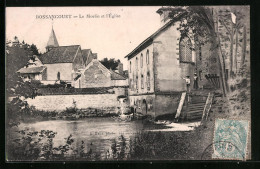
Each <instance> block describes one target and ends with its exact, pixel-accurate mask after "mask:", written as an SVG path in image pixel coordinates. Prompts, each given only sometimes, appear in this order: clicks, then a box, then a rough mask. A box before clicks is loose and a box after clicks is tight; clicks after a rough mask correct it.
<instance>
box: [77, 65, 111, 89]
mask: <svg viewBox="0 0 260 169" xmlns="http://www.w3.org/2000/svg"><path fill="white" fill-rule="evenodd" d="M98 64H99V63H97V64H93V65H91V66H90V67H89V68H88V69H87V70H85V72H84V76H83V79H82V86H81V87H82V88H88V87H109V86H111V83H112V82H111V78H110V74H108V73H107V72H104V71H102V70H101V69H100V68H99V67H98Z"/></svg>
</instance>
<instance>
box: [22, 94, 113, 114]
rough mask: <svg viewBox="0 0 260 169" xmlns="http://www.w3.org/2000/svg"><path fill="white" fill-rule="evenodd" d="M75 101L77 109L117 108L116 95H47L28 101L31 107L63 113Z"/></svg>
mask: <svg viewBox="0 0 260 169" xmlns="http://www.w3.org/2000/svg"><path fill="white" fill-rule="evenodd" d="M73 100H74V101H76V105H77V108H79V109H86V108H89V107H91V108H102V107H114V106H117V104H118V101H117V95H115V94H93V95H92V94H89V95H47V96H37V97H36V98H35V99H27V102H28V104H29V105H30V106H32V105H33V106H35V107H36V109H39V110H46V111H62V110H66V107H71V106H72V103H73Z"/></svg>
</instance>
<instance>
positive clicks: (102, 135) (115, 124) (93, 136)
mask: <svg viewBox="0 0 260 169" xmlns="http://www.w3.org/2000/svg"><path fill="white" fill-rule="evenodd" d="M154 128H158V125H157V126H156V125H151V124H150V125H147V124H144V123H143V122H142V121H130V122H124V121H117V120H115V119H112V118H86V119H81V120H49V121H39V122H30V123H21V124H20V125H19V129H16V130H29V131H41V130H51V131H54V132H57V134H56V136H55V137H54V138H53V146H54V147H58V146H59V145H64V144H65V142H66V140H65V138H68V136H69V135H70V134H71V135H72V138H73V139H74V142H73V144H72V147H73V149H77V150H78V149H79V148H80V147H81V146H82V141H84V147H85V150H84V151H85V152H88V151H89V150H90V149H91V151H93V152H97V153H100V154H101V156H102V157H101V158H102V159H104V158H106V155H107V153H108V152H109V153H110V154H111V151H112V150H111V145H112V144H113V143H115V141H116V142H120V141H122V140H120V138H122V137H121V136H123V137H124V138H125V142H126V144H127V145H129V140H130V138H134V137H135V136H136V135H137V134H138V133H140V132H141V131H143V130H150V129H154ZM159 128H162V127H159ZM12 135H13V138H15V137H18V135H19V134H18V133H16V132H12ZM69 154H72V153H69Z"/></svg>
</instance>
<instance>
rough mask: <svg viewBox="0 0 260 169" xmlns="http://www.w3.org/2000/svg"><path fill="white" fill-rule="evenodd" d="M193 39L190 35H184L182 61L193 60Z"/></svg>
mask: <svg viewBox="0 0 260 169" xmlns="http://www.w3.org/2000/svg"><path fill="white" fill-rule="evenodd" d="M191 47H192V45H191V40H190V39H189V38H188V37H183V38H181V40H180V48H179V50H180V62H184V63H190V62H192V51H191V50H192V49H191Z"/></svg>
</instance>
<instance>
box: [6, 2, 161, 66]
mask: <svg viewBox="0 0 260 169" xmlns="http://www.w3.org/2000/svg"><path fill="white" fill-rule="evenodd" d="M159 8H160V6H149V7H8V8H6V38H7V39H8V40H13V38H14V36H17V37H18V39H19V41H20V42H22V41H23V40H24V41H25V42H26V43H28V44H32V43H33V44H35V45H36V46H37V47H38V49H39V50H40V52H42V53H43V52H45V47H46V44H47V41H48V39H49V36H50V33H51V29H52V25H53V29H54V31H55V34H56V37H57V40H58V43H59V45H60V46H69V45H80V46H81V48H82V49H91V50H92V52H93V53H98V59H99V60H101V59H102V58H105V57H107V58H115V59H120V60H121V62H122V63H123V64H124V70H126V69H127V59H126V58H124V57H125V56H126V55H127V54H128V53H130V52H131V51H132V50H133V49H134V48H135V47H136V46H138V45H139V44H140V43H141V42H142V41H143V40H145V39H146V38H147V37H149V36H150V35H151V34H153V33H154V32H155V31H156V30H157V29H159V28H160V16H159V14H157V13H156V11H157V10H158V9H159ZM109 14H110V15H109ZM43 15H71V18H54V19H53V20H52V19H42V18H40V17H43ZM79 15H81V16H84V18H79ZM87 15H91V16H95V18H89V17H87ZM112 15H114V16H115V17H114V18H112V17H109V16H112ZM74 16H78V17H77V18H74Z"/></svg>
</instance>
